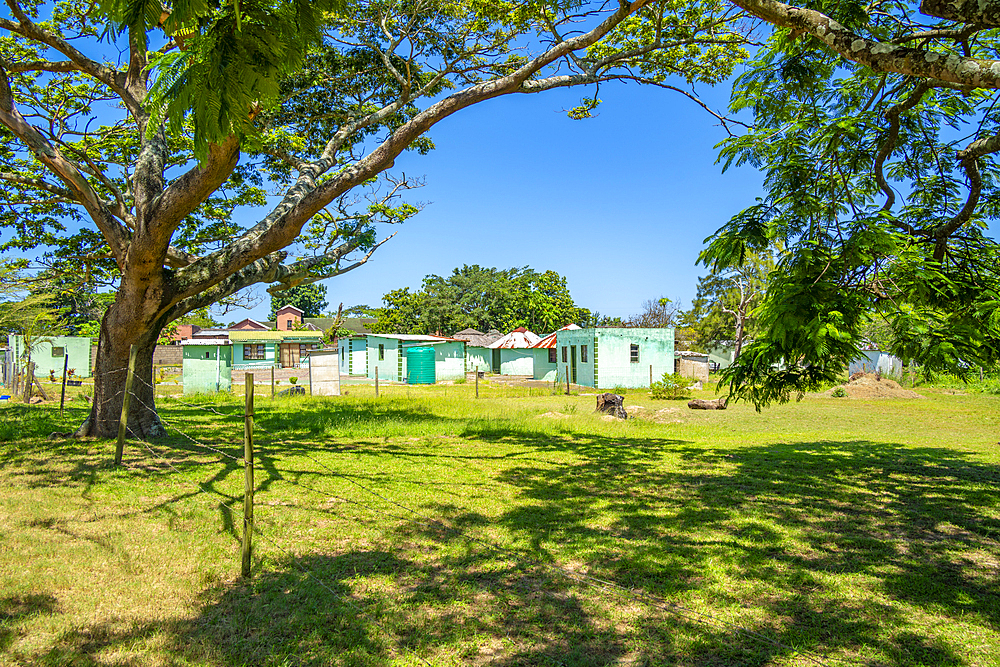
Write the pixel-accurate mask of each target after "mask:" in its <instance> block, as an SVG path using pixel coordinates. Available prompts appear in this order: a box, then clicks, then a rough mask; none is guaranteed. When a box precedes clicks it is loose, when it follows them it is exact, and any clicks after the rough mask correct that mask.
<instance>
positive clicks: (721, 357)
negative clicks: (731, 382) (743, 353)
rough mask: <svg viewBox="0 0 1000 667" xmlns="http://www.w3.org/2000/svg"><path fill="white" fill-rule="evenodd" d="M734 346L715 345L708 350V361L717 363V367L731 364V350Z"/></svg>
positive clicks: (732, 350)
mask: <svg viewBox="0 0 1000 667" xmlns="http://www.w3.org/2000/svg"><path fill="white" fill-rule="evenodd" d="M734 351H735V348H732V347H715V348H712V349H711V350H709V351H708V361H709V363H712V364H718V365H719V369H720V370H721V369H723V368H729V367H730V366H732V365H733V352H734Z"/></svg>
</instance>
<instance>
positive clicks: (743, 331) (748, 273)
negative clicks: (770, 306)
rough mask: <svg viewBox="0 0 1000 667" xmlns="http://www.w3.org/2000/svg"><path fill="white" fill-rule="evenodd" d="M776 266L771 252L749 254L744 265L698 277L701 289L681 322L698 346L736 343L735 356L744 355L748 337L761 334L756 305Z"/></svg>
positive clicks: (712, 271)
mask: <svg viewBox="0 0 1000 667" xmlns="http://www.w3.org/2000/svg"><path fill="white" fill-rule="evenodd" d="M773 269H774V260H773V259H772V258H771V256H770V255H769V254H748V256H747V257H746V259H745V262H744V264H743V265H742V266H735V267H728V268H715V269H713V270H711V271H709V273H708V275H706V276H703V277H701V278H699V279H698V292H697V296H696V297H695V299H694V301H693V302H692V304H691V309H690V310H688V311H685V312H684V313H683V314H682V315H681V317H680V324H681V326H682V327H684V329H685V331H687V332H689V335H691V336H692V337H693V340H691V341H689V342H690V343H692V344H693V345H694V346H695V347H696V348H697V349H700V350H702V351H706V352H707V351H708V350H710V349H712V348H716V347H725V346H729V345H732V346H733V359H736V358H738V357H739V356H740V353H741V352H742V350H743V345H744V343H745V342H746V340H747V339H748V338H752V337H754V336H755V335H756V334H757V322H756V320H754V319H753V317H752V312H753V309H754V308H755V307H756V306H757V305H758V304H760V302H761V299H763V297H764V292H765V290H766V289H767V279H768V276H769V274H770V272H771V271H772V270H773Z"/></svg>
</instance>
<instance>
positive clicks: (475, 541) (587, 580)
mask: <svg viewBox="0 0 1000 667" xmlns="http://www.w3.org/2000/svg"><path fill="white" fill-rule="evenodd" d="M122 370H128V369H116V370H113V371H109V374H112V373H119V372H121V371H122ZM130 377H131V382H129V383H127V385H126V388H123V389H121V390H118V391H117V392H115V393H114V394H112V395H111V396H108V397H106V398H104V399H103V401H102V402H103V403H104V404H107V403H109V402H111V401H116V400H122V398H123V394H125V395H128V398H129V399H131V400H133V401H136V402H137V404H138V405H140V406H141V407H142V408H143V409H144V410H147V411H150V412H153V413H156V414H157V415H158V418H159V421H160V423H161V424H162V426H163V427H164V428H165V429H166V430H167V431H168V432H170V431H172V432H174V433H176V434H177V435H178V436H180V437H181V438H183V439H184V441H185V442H186V443H188V444H187V445H186V446H188V447H191V448H192V449H194V450H195V451H200V452H204V453H208V454H209V455H211V456H213V457H219V458H215V459H214V463H215V464H219V463H222V464H225V465H232V466H235V467H240V466H241V467H243V468H244V469H245V470H248V471H250V472H248V473H247V475H248V476H247V482H246V485H245V488H244V494H243V498H240V497H238V496H235V495H228V494H223V493H222V492H221V491H218V490H214V491H213V492H214V493H215V494H217V495H220V496H222V497H223V498H224V499H225V500H219V499H215V500H214V502H216V503H217V507H218V508H220V509H224V510H225V511H227V512H229V513H230V515H231V516H233V517H238V518H240V519H242V522H243V524H244V529H243V532H242V545H241V546H242V549H241V559H242V565H243V572H242V574H243V576H244V577H247V578H249V577H250V575H251V568H250V567H249V563H250V558H251V554H252V540H251V538H253V537H255V538H259V539H260V540H261V541H263V542H265V543H266V544H268V545H269V546H270V547H272V548H274V549H275V550H277V551H278V552H280V553H281V554H283V555H284V556H285V557H286V558H287V559H288V562H289V563H290V565H291V566H293V567H295V568H296V569H297V570H298V571H300V572H301V573H302V575H303V576H305V577H307V578H309V579H310V580H312V581H314V582H315V583H316V585H318V586H320V587H321V588H322V589H324V590H325V591H326V592H327V593H329V594H330V595H331V596H333V598H334V599H336V600H338V601H340V602H342V603H344V604H345V606H347V607H349V608H350V609H352V610H353V611H354V612H355V613H356V614H357V616H358V618H360V619H363V620H365V621H367V622H368V623H370V624H371V625H372V626H374V627H375V628H376V629H378V630H379V632H381V633H382V634H383V635H384V636H386V637H387V638H389V639H390V640H392V641H393V642H394V643H395V646H396V648H397V650H398V651H400V652H401V653H406V654H409V655H410V656H411V657H413V658H414V659H415V660H417V661H418V662H420V663H421V664H425V665H431V663H430V662H429V661H428V660H427V659H426V658H424V657H423V656H421V655H419V654H418V653H416V651H415V650H414V649H413V648H410V647H408V646H406V645H405V644H403V643H402V642H401V640H400V639H398V638H396V637H395V636H394V634H393V632H392V631H391V630H390V629H389V628H388V627H386V625H385V624H384V623H382V622H381V621H380V620H379V619H378V618H376V617H375V616H374V615H373V614H372V613H371V612H370V611H368V610H367V609H365V608H364V606H363V605H361V604H360V603H358V602H357V601H355V600H353V599H351V598H349V597H347V596H345V595H342V594H339V593H337V592H336V590H335V587H334V586H333V585H332V584H331V583H330V582H329V581H328V580H327V579H326V578H325V577H324V576H322V575H321V574H319V573H318V572H316V571H314V570H313V569H311V568H308V567H306V566H305V565H303V563H302V562H301V558H300V557H299V556H297V555H296V553H295V552H294V551H293V550H292V549H290V548H289V547H288V546H286V545H284V544H282V543H281V541H280V540H278V539H277V538H275V537H273V536H272V535H271V534H269V532H270V531H271V530H273V531H274V532H277V531H278V530H279V528H278V526H277V525H276V524H274V523H273V522H272V521H271V520H270V519H269V518H265V517H260V516H259V515H258V514H256V513H255V512H254V510H253V501H252V497H253V486H254V484H253V477H252V475H253V458H254V451H256V452H260V453H264V452H266V453H268V454H269V455H273V454H281V453H288V452H294V453H295V456H300V457H303V458H305V459H306V460H308V461H310V462H311V463H312V464H314V465H315V466H316V467H317V468H318V469H319V470H317V471H315V474H316V475H327V476H329V477H331V478H336V479H340V480H343V481H345V482H346V483H348V484H349V485H351V486H352V487H354V488H356V489H358V490H359V491H360V492H362V493H363V494H365V496H366V497H369V498H372V499H377V500H378V501H380V502H381V503H384V504H385V505H387V506H389V507H391V508H394V509H395V510H398V511H399V513H395V512H393V511H387V510H386V509H384V508H380V507H377V506H375V505H373V504H372V503H369V502H365V501H363V500H358V499H353V498H348V497H345V496H342V495H339V494H335V493H331V492H329V491H328V490H321V489H317V488H314V487H311V486H308V485H305V484H302V483H300V482H297V481H293V480H291V479H287V478H283V479H282V481H283V482H284V483H288V484H292V485H294V486H297V487H298V488H301V489H303V490H305V491H307V492H310V493H314V494H317V495H320V496H323V497H324V498H327V499H335V500H338V501H341V502H343V503H346V504H349V505H351V506H353V507H357V508H358V509H360V510H363V511H365V512H369V513H372V514H375V515H378V516H381V517H385V518H389V519H393V520H396V521H407V522H411V523H413V524H414V525H418V526H422V527H424V528H429V529H433V530H430V531H428V535H430V536H431V538H432V539H436V538H434V535H435V534H437V533H442V534H444V535H448V536H450V537H454V538H459V539H461V540H464V541H466V542H467V543H469V544H471V545H475V546H477V547H479V548H482V549H483V550H484V551H486V552H487V553H489V554H491V555H493V556H495V557H499V558H505V559H507V560H510V561H511V562H513V563H515V564H516V565H518V566H519V567H521V568H525V567H534V568H537V569H540V570H546V571H548V572H550V573H551V574H553V575H555V576H556V577H561V578H564V579H566V580H568V581H570V582H573V583H574V584H575V585H579V586H582V587H584V588H586V589H588V590H591V591H594V592H596V593H598V594H601V595H613V596H615V597H616V598H619V599H622V600H627V601H630V602H633V603H639V604H641V605H644V606H646V607H648V608H651V609H656V610H659V611H662V612H665V613H668V614H672V615H674V616H676V617H678V618H683V619H685V620H687V621H689V622H691V623H694V624H697V625H701V626H705V627H710V628H712V629H714V630H716V631H722V632H723V633H725V635H726V636H730V635H731V636H732V637H734V638H735V637H742V638H744V639H747V640H749V641H751V642H754V643H758V644H761V645H767V646H769V647H771V648H775V649H780V650H782V651H785V652H787V653H789V654H793V655H796V656H799V657H801V658H803V659H804V660H806V661H808V662H810V663H812V664H815V665H818V666H819V667H829V665H830V664H831V662H836V663H840V664H858V665H860V664H863V663H862V662H861V661H860V660H852V659H848V658H839V657H831V656H827V655H824V654H821V653H817V652H814V651H811V650H808V649H804V648H802V647H793V646H790V645H788V644H786V643H784V642H782V641H780V640H778V639H776V638H774V637H772V636H769V635H767V634H764V633H762V632H759V631H756V630H752V629H749V628H746V627H743V626H742V625H740V624H738V623H736V622H734V621H730V620H726V619H723V618H720V617H718V616H717V615H714V614H710V613H707V612H702V611H698V610H696V609H692V608H689V607H687V606H684V605H681V604H678V603H675V602H670V601H668V600H665V599H663V598H661V597H658V596H656V595H653V594H651V593H649V592H647V591H644V590H642V589H638V588H630V587H627V586H623V585H621V584H619V583H617V582H614V581H610V580H607V579H602V578H599V577H595V576H592V575H590V574H587V573H585V572H578V571H574V570H571V569H569V568H566V567H563V566H562V565H560V564H558V563H555V562H552V561H549V560H543V559H541V558H536V557H534V556H532V555H531V554H529V553H525V552H524V551H518V550H515V549H513V548H510V547H506V546H503V545H500V544H497V543H495V542H493V541H490V540H488V539H486V538H484V537H481V536H479V535H476V534H473V533H472V532H470V531H469V530H468V529H462V528H460V527H457V526H456V525H454V524H452V523H449V522H447V521H445V520H444V519H443V518H439V517H435V516H431V515H430V514H428V513H426V512H423V511H420V510H418V509H415V508H413V507H410V506H409V505H407V504H405V503H403V502H400V501H398V500H396V499H393V498H390V497H389V496H388V495H386V494H385V493H382V492H380V491H378V490H376V489H374V488H372V487H371V486H369V485H367V484H364V483H362V482H360V481H358V480H357V479H356V478H355V477H353V476H351V475H348V474H345V473H343V472H341V471H339V470H337V469H335V468H334V467H332V466H330V465H329V464H327V463H325V462H324V461H322V460H320V459H318V458H316V457H315V456H313V455H311V454H310V453H308V452H306V451H305V450H304V448H303V447H301V446H300V445H296V444H293V443H290V442H289V441H288V440H286V439H285V438H283V437H282V436H281V435H280V434H279V433H276V432H274V431H272V430H270V429H268V428H266V427H264V426H263V425H261V424H260V421H259V420H256V419H254V417H255V416H256V413H255V408H254V405H253V396H254V385H253V374H252V373H250V372H247V374H246V375H245V378H246V388H245V391H246V392H247V394H248V396H247V402H246V406H245V408H244V409H243V410H242V411H241V410H238V409H237V410H234V411H231V412H222V411H220V410H219V409H217V408H216V407H215V406H206V405H198V404H196V403H191V402H188V401H185V400H182V399H180V398H177V397H175V396H169V397H165V398H169V400H170V402H176V403H178V404H180V405H183V406H185V407H187V408H190V409H193V410H200V411H203V412H205V413H207V414H209V415H212V417H213V418H221V419H222V420H227V421H228V420H231V421H232V425H233V427H234V428H235V427H236V425H237V422H238V421H243V422H244V425H245V427H244V431H245V432H244V446H245V450H244V455H243V456H238V455H234V454H232V453H230V452H227V451H225V450H223V449H221V448H220V447H217V446H214V445H211V444H209V443H206V442H204V441H203V440H202V439H201V438H199V437H197V436H196V435H192V433H191V431H193V430H195V427H194V426H193V425H192V424H184V423H183V420H182V418H181V417H180V416H175V415H171V416H170V418H169V419H167V418H165V416H164V414H163V412H164V411H163V410H159V411H158V410H155V409H154V406H153V405H150V404H149V403H147V402H146V401H145V400H144V398H143V396H142V395H140V394H138V393H136V392H135V391H134V390H133V389H132V382H136V381H138V382H139V383H141V384H142V385H144V388H145V389H148V390H150V394H149V395H150V396H153V397H154V399H155V396H156V385H155V382H154V383H152V384H151V383H150V382H148V381H147V380H146V379H144V378H142V377H140V376H139V375H138V374H136V373H135V372H134V371H133V372H131V373H130ZM145 393H146V392H143V394H145ZM122 432H123V433H124V435H125V442H127V443H128V444H130V445H131V446H133V447H135V448H136V449H137V450H139V451H142V452H145V453H147V454H148V455H149V456H151V457H153V458H154V459H155V460H157V461H159V462H160V463H162V464H163V465H164V466H165V467H166V468H167V469H169V470H170V471H172V472H173V473H175V474H176V475H177V476H180V475H183V474H184V472H183V471H182V470H181V469H180V468H178V467H177V465H175V461H174V460H171V459H170V458H169V454H170V452H169V449H170V448H169V445H166V446H164V445H159V446H156V447H154V446H153V445H152V444H150V443H149V442H148V441H147V440H146V439H145V438H143V437H142V434H140V433H137V432H136V431H135V429H133V428H132V426H131V425H129V423H128V419H127V413H126V412H125V411H123V428H122ZM255 434H263V435H264V436H265V437H264V438H263V440H264V441H265V444H264V445H263V446H260V444H259V443H254V442H253V441H254V436H255ZM248 441H249V443H250V444H251V445H254V446H253V447H248V446H247V442H248ZM187 463H188V464H189V463H190V461H188V462H187ZM212 463H213V462H208V463H204V464H202V463H199V464H200V465H211V464H212ZM122 465H123V466H125V467H127V468H129V469H131V470H133V471H135V472H137V473H140V474H141V473H147V472H148V470H147V469H143V468H139V467H137V466H135V465H134V464H133V463H131V462H129V461H122ZM477 470H478V469H477ZM173 479H175V480H176V479H177V478H176V477H175V478H173ZM176 483H177V485H178V486H182V483H181V482H179V481H178V482H176ZM193 486H194V487H196V490H195V491H194V493H192V494H191V495H193V496H197V495H199V494H201V493H205V492H206V490H205V489H204V488H203V486H204V485H203V484H201V483H199V484H195V485H193ZM248 498H249V503H248V502H247V500H248ZM240 500H243V502H244V507H243V508H242V509H241V508H239V507H238V506H235V505H236V503H238V502H239V501H240ZM342 516H343V517H344V518H346V519H349V520H353V521H357V522H362V521H363V520H362V519H360V518H358V517H354V516H351V515H349V514H346V513H345V514H343V515H342ZM234 525H235V521H234ZM265 529H267V530H265ZM384 530H389V528H388V527H386V528H385V529H384ZM440 546H441V547H442V548H443V547H444V544H443V543H442V544H440ZM459 574H460V573H457V572H455V573H452V576H458V575H459ZM540 592H542V593H545V594H547V595H550V596H557V595H559V591H556V590H548V589H545V590H540ZM727 643H729V644H730V646H731V647H733V648H739V647H737V646H736V645H735V642H734V641H730V642H727Z"/></svg>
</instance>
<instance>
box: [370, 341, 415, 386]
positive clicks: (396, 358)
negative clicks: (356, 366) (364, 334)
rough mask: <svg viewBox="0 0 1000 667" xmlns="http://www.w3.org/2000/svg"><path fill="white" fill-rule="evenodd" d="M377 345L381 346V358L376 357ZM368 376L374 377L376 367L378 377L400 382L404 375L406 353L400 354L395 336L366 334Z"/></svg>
mask: <svg viewBox="0 0 1000 667" xmlns="http://www.w3.org/2000/svg"><path fill="white" fill-rule="evenodd" d="M379 345H381V346H383V348H382V349H383V358H382V359H379V358H378V352H379ZM367 355H368V377H370V378H374V377H375V369H376V368H377V369H378V379H379V380H386V381H389V382H402V380H403V378H404V377H405V376H406V355H405V354H402V350H401V348H400V345H399V341H398V340H396V339H395V338H383V337H381V336H376V335H371V336H368V341H367Z"/></svg>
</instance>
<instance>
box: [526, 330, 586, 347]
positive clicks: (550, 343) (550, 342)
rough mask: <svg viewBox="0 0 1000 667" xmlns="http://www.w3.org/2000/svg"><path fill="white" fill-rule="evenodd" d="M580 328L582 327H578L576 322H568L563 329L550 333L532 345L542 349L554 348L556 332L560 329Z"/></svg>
mask: <svg viewBox="0 0 1000 667" xmlns="http://www.w3.org/2000/svg"><path fill="white" fill-rule="evenodd" d="M579 328H580V327H578V326H577V325H575V324H567V325H566V326H564V327H563V328H562V329H556V330H555V331H554V332H552V333H550V334H549V335H548V336H546V337H545V338H543V339H541V340H540V341H538V342H537V343H535V344H534V345H532V346H531V347H534V348H541V349H552V348H554V347H555V346H556V334H557V333H559V332H560V331H571V330H573V329H579Z"/></svg>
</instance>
